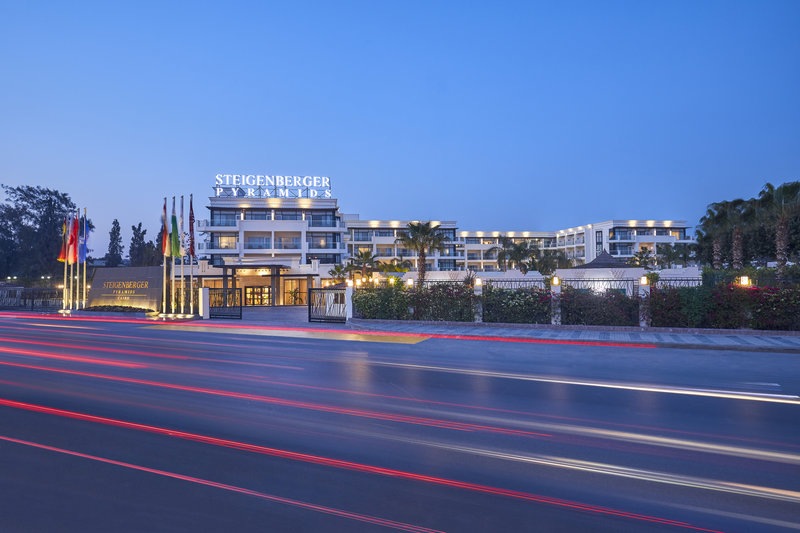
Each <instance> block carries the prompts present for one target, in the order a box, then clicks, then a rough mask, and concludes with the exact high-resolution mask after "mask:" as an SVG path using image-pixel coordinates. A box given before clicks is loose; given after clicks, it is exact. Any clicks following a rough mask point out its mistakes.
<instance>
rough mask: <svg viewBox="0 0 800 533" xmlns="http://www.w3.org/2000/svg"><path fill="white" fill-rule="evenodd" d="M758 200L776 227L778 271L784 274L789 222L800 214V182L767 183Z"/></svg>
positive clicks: (787, 249) (768, 218)
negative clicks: (778, 184) (777, 184)
mask: <svg viewBox="0 0 800 533" xmlns="http://www.w3.org/2000/svg"><path fill="white" fill-rule="evenodd" d="M758 202H759V205H760V206H762V208H764V213H765V215H766V216H765V218H767V220H769V221H770V222H771V224H772V225H773V227H774V228H775V230H774V231H775V260H776V261H777V263H778V272H779V273H780V274H783V271H784V270H785V268H786V261H787V259H788V251H789V223H790V221H791V219H793V218H795V217H797V216H798V214H800V182H797V181H794V182H790V183H784V184H783V185H780V186H779V187H777V188H776V187H774V186H773V185H772V184H771V183H767V184H766V185H765V186H764V189H762V190H761V192H760V193H759V195H758Z"/></svg>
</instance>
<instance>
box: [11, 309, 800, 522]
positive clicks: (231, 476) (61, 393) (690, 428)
mask: <svg viewBox="0 0 800 533" xmlns="http://www.w3.org/2000/svg"><path fill="white" fill-rule="evenodd" d="M238 326H239V324H236V323H232V322H224V323H211V324H208V323H206V324H203V323H200V322H191V323H183V324H171V325H164V324H153V323H152V322H144V321H136V320H132V321H125V320H119V321H116V320H113V319H108V320H99V319H96V320H82V319H77V318H71V319H62V318H54V317H36V316H33V315H31V316H27V315H13V314H9V313H6V314H0V472H2V475H0V490H2V495H3V497H2V498H0V531H3V532H31V531H35V532H39V531H44V532H50V531H59V532H61V531H68V532H71V531H76V532H77V531H80V532H87V531H103V532H109V531H114V532H127V531H130V532H144V531H148V532H150V531H159V532H160V531H181V532H183V531H236V532H248V531H254V532H255V531H258V532H263V531H271V532H282V531H287V532H295V531H314V532H317V531H324V532H338V531H343V532H352V531H359V532H360V531H412V532H432V531H448V532H473V531H475V532H484V531H486V532H508V531H532V532H533V531H592V532H606V531H607V532H625V531H630V532H640V531H674V532H683V531H724V532H752V531H796V530H798V529H800V429H798V424H797V420H798V412H800V399H798V394H800V355H792V354H780V353H747V352H741V351H737V352H725V351H719V350H717V351H698V350H685V349H684V350H681V349H667V348H646V347H622V346H613V345H604V344H603V343H595V344H593V345H580V344H549V343H536V344H532V343H522V342H505V341H498V340H494V341H484V340H459V339H448V338H426V337H424V336H411V335H380V334H369V333H359V332H353V331H349V330H334V329H331V330H329V331H313V332H312V331H305V330H304V328H301V327H297V328H292V327H280V328H276V329H264V328H252V327H244V325H242V327H238ZM323 328H324V327H323Z"/></svg>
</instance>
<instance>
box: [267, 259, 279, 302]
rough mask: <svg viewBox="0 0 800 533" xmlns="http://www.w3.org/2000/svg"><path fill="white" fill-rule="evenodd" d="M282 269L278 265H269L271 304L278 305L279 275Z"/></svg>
mask: <svg viewBox="0 0 800 533" xmlns="http://www.w3.org/2000/svg"><path fill="white" fill-rule="evenodd" d="M279 275H280V269H279V268H278V267H269V284H270V288H269V290H270V296H271V298H270V299H269V304H270V305H271V306H275V305H278V303H277V302H278V276H279Z"/></svg>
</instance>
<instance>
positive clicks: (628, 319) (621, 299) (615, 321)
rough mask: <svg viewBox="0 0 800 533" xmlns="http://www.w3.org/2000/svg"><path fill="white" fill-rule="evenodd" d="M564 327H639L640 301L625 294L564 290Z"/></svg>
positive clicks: (562, 316) (614, 291)
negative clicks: (567, 325)
mask: <svg viewBox="0 0 800 533" xmlns="http://www.w3.org/2000/svg"><path fill="white" fill-rule="evenodd" d="M561 323H562V324H569V325H585V326H638V325H639V299H638V298H637V297H635V296H633V297H632V296H626V295H625V294H624V293H623V292H622V291H618V290H614V289H609V290H607V291H605V292H603V293H596V292H592V291H588V290H578V289H573V288H571V287H564V288H563V290H562V292H561Z"/></svg>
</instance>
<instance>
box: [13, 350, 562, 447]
mask: <svg viewBox="0 0 800 533" xmlns="http://www.w3.org/2000/svg"><path fill="white" fill-rule="evenodd" d="M0 365H4V366H13V367H18V368H29V369H32V370H43V371H47V372H56V373H61V374H70V375H74V376H83V377H89V378H97V379H105V380H110V381H119V382H124V383H134V384H137V385H147V386H151V387H160V388H165V389H173V390H180V391H187V392H197V393H200V394H209V395H212V396H224V397H228V398H237V399H244V400H254V401H257V402H262V403H267V404H271V405H280V406H283V407H291V408H297V409H307V410H312V411H321V412H327V413H334V414H341V415H349V416H355V417H360V418H372V419H376V420H386V421H390V422H400V423H404V424H414V425H422V426H430V427H438V428H443V429H452V430H456V431H486V432H490V433H501V434H506V435H520V436H524V437H550V436H551V435H548V434H545V433H539V432H532V431H523V430H518V429H509V428H501V427H494V426H485V425H477V424H467V423H464V422H455V421H449V420H438V419H435V418H422V417H416V416H408V415H400V414H394V413H384V412H379V411H369V410H365V409H352V408H347V407H337V406H334V405H325V404H320V403H311V402H300V401H295V400H286V399H283V398H273V397H269V396H261V395H258V394H247V393H242V392H234V391H225V390H218V389H208V388H202V387H191V386H189V385H178V384H175V383H163V382H160V381H150V380H144V379H135V378H125V377H121V376H111V375H107V374H96V373H92V372H80V371H77V370H66V369H61V368H49V367H42V366H36V365H23V364H20V363H11V362H7V361H0Z"/></svg>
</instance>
